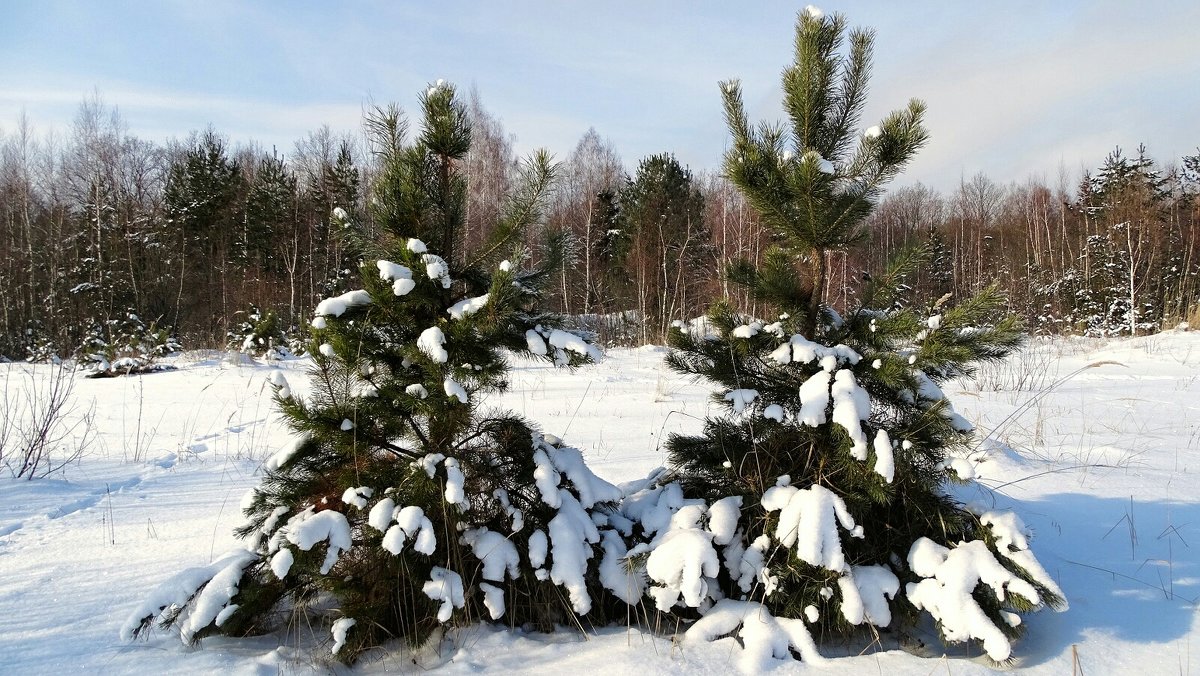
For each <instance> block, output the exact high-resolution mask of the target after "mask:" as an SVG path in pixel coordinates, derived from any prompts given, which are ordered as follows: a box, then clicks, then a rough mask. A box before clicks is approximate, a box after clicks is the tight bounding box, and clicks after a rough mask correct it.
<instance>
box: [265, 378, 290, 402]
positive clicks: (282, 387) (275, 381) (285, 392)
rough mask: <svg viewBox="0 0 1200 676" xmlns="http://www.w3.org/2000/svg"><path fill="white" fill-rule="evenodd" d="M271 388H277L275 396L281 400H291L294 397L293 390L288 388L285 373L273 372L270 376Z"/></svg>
mask: <svg viewBox="0 0 1200 676" xmlns="http://www.w3.org/2000/svg"><path fill="white" fill-rule="evenodd" d="M269 380H270V382H271V386H272V387H274V388H275V394H277V395H279V398H280V399H290V398H291V396H292V388H291V387H289V386H288V381H287V378H285V377H284V375H283V371H271V375H270V376H269Z"/></svg>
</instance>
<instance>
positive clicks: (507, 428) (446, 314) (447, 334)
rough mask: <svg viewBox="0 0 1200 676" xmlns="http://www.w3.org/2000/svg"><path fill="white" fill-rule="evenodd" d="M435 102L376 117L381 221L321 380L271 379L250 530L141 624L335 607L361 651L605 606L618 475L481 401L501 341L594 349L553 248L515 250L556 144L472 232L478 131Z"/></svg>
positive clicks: (560, 360)
mask: <svg viewBox="0 0 1200 676" xmlns="http://www.w3.org/2000/svg"><path fill="white" fill-rule="evenodd" d="M421 106H422V109H423V119H422V122H421V125H420V128H419V129H418V130H417V132H416V134H415V139H414V140H412V141H409V140H408V138H407V134H406V124H405V120H404V119H403V118H402V117H401V116H400V114H399V113H398V111H396V110H395V109H388V110H383V111H377V113H376V114H375V115H374V116H372V117H370V118H369V120H368V126H369V129H370V130H371V132H372V135H373V139H374V141H375V149H376V152H377V153H378V154H379V161H380V164H381V172H380V174H379V175H378V177H377V180H376V182H375V186H374V188H375V189H374V195H373V199H372V200H371V202H370V204H371V209H372V210H373V212H374V214H373V215H374V219H375V222H376V223H377V224H378V227H379V230H380V232H379V234H378V239H375V240H366V239H365V238H364V240H363V242H362V246H363V247H364V251H365V252H366V254H367V259H366V260H365V261H364V263H363V267H362V280H361V283H362V285H363V288H361V289H358V290H354V291H350V292H347V293H345V294H342V295H340V296H336V297H333V298H328V299H326V300H324V301H323V302H322V303H320V304H319V305H318V307H317V309H316V315H317V316H316V318H315V319H314V320H313V322H312V326H313V333H312V346H311V352H312V354H313V355H314V359H315V366H314V369H313V385H314V387H313V394H312V395H311V397H309V398H308V399H307V400H305V399H301V398H300V397H297V396H295V395H293V393H292V392H291V391H290V389H289V387H288V385H287V383H286V382H285V381H284V380H283V379H282V378H277V379H276V380H275V381H274V382H275V384H276V387H277V392H276V401H277V402H278V405H279V407H280V409H281V410H282V412H283V414H284V415H285V417H286V418H287V420H288V422H289V423H290V425H291V427H292V428H293V429H294V430H295V432H296V435H297V436H296V443H295V445H294V446H293V447H291V448H289V449H286V450H284V451H282V452H280V454H278V455H276V456H275V457H274V458H272V459H271V460H270V461H269V462H268V463H267V468H268V471H267V473H266V475H265V476H264V478H263V480H262V483H261V484H260V485H259V486H258V488H256V489H255V490H254V491H253V493H252V494H251V495H250V496H248V497H249V499H248V501H247V502H246V503H245V514H246V516H247V523H246V525H244V526H243V527H241V528H240V529H239V531H238V533H239V535H240V536H241V537H243V538H244V539H245V540H246V542H247V544H248V545H249V547H248V548H247V549H244V550H238V551H235V552H234V553H232V554H230V555H229V556H228V557H226V558H224V559H222V560H221V561H218V562H217V563H216V564H213V565H212V566H210V567H208V568H207V569H205V570H204V571H203V574H199V575H197V574H195V573H194V571H189V572H187V573H184V574H183V575H182V576H180V577H179V578H176V579H175V580H172V581H171V582H168V583H167V584H165V585H164V586H163V587H162V588H161V589H160V590H159V591H158V592H156V593H154V594H152V595H151V597H150V598H149V599H148V600H147V602H146V603H145V604H144V605H143V607H141V608H139V609H138V610H137V612H135V613H134V615H133V616H132V617H131V619H130V622H129V623H128V624H127V626H126V634H127V635H136V634H138V633H140V632H142V631H144V630H145V629H147V628H148V627H150V626H151V625H152V624H153V623H154V622H155V621H158V622H161V623H163V624H165V625H177V626H178V628H179V631H180V636H181V637H182V639H183V640H184V641H185V642H191V641H194V640H197V639H199V638H202V637H203V636H205V635H208V634H212V633H224V634H232V635H242V634H247V633H253V632H261V631H264V630H269V629H271V628H274V627H275V626H278V625H279V624H280V623H281V620H282V619H283V616H285V615H286V614H287V613H288V612H293V613H296V612H299V613H304V614H306V615H310V616H315V615H320V614H321V613H322V612H324V613H325V615H326V616H327V617H326V619H327V620H332V626H331V628H330V632H331V634H332V647H331V650H332V652H333V653H334V654H335V655H337V656H338V658H339V659H346V660H352V659H353V658H354V657H355V656H356V655H358V654H359V653H360V652H361V651H362V650H364V649H366V648H369V647H371V646H375V645H379V644H380V643H381V642H383V641H385V640H388V639H392V638H401V637H402V638H407V639H409V640H411V641H413V642H417V643H419V642H421V641H423V640H424V639H425V638H426V637H427V636H429V635H430V634H431V633H432V632H433V631H434V630H435V629H436V628H438V627H439V626H441V625H443V624H448V623H457V622H463V621H477V620H482V619H489V618H490V619H492V620H498V619H500V618H503V620H504V621H505V622H511V623H513V624H517V625H520V624H524V623H529V622H531V623H534V624H536V625H538V626H547V625H550V626H552V625H553V623H555V622H563V621H566V620H567V618H568V617H569V616H570V614H571V613H576V614H586V613H588V612H589V611H591V610H592V609H593V605H592V595H593V594H592V592H591V591H589V590H596V589H598V587H597V582H596V575H595V573H594V570H591V569H589V567H588V565H587V562H588V559H590V558H591V557H592V546H593V545H595V544H596V543H597V542H598V540H599V537H600V536H599V533H598V532H597V531H596V527H595V524H594V522H593V517H592V515H591V510H592V509H593V508H595V507H597V506H599V505H602V504H604V503H605V502H606V501H611V500H615V499H616V498H617V497H619V491H617V489H616V488H615V487H613V486H611V485H610V484H607V483H605V482H603V481H601V480H599V479H597V478H596V477H595V476H594V475H592V474H591V472H590V471H588V470H587V468H586V467H585V466H584V465H583V462H582V456H581V454H580V452H579V451H578V450H576V449H572V448H568V447H563V446H561V442H559V441H558V440H557V439H553V438H551V437H543V436H542V435H541V434H539V433H537V431H536V430H535V428H534V427H533V426H532V424H531V423H529V422H527V421H525V420H523V419H522V418H520V417H518V416H516V415H514V414H511V413H508V412H505V411H497V410H494V409H485V408H484V407H483V403H484V401H485V400H486V398H487V396H488V395H489V394H490V393H494V392H497V391H499V390H502V389H503V388H504V387H505V386H506V372H507V365H506V361H505V354H506V353H515V354H524V355H531V356H536V357H542V358H545V359H547V360H549V361H551V362H553V363H555V364H559V365H564V366H573V365H577V364H582V363H585V362H587V361H589V360H591V359H592V358H594V357H595V356H596V355H597V354H598V353H597V351H596V349H595V348H594V347H592V346H591V345H589V344H588V343H586V342H585V341H584V340H583V339H582V338H580V337H579V336H577V335H575V334H572V333H569V332H566V331H563V330H561V329H558V328H555V326H556V318H555V317H554V316H553V315H551V314H548V313H546V312H544V311H542V310H541V306H540V293H539V287H540V285H541V284H542V283H543V282H544V281H545V280H546V279H547V277H548V276H549V275H550V273H551V267H549V266H548V265H543V266H541V267H539V268H536V269H521V267H519V266H520V263H521V261H522V260H524V259H525V258H524V255H523V253H522V250H521V244H520V242H521V235H522V233H523V232H524V231H525V230H526V229H528V228H530V227H531V226H534V225H536V224H538V223H539V222H540V219H541V216H540V214H541V210H542V205H543V203H544V200H545V196H546V192H547V190H548V188H549V185H550V180H551V173H552V167H551V164H550V161H549V158H548V156H547V155H546V154H545V153H544V152H542V153H538V154H536V155H535V156H534V157H533V158H532V159H530V160H529V161H528V162H527V163H526V164H525V165H524V166H523V169H522V171H521V176H520V180H519V181H518V185H517V186H516V188H515V190H514V191H513V192H512V193H511V194H510V195H509V199H508V200H507V202H506V204H505V207H504V208H503V209H502V210H501V212H500V218H499V219H498V221H497V222H496V223H494V224H493V227H491V228H489V231H490V232H491V235H490V237H489V238H488V239H487V240H485V241H484V242H483V243H482V244H480V245H479V246H477V247H473V248H469V249H468V248H461V247H460V246H459V244H460V242H461V241H462V239H461V228H462V227H463V218H464V208H463V206H464V200H465V198H466V195H467V191H466V188H467V184H466V177H465V176H464V175H463V173H462V168H463V164H462V158H463V157H464V156H465V154H466V152H467V150H468V147H469V144H470V142H471V130H470V127H469V126H467V118H466V116H465V114H464V110H463V107H462V105H461V104H460V103H459V101H458V99H457V98H456V97H455V90H454V88H453V87H451V86H450V85H446V84H442V83H441V82H439V83H438V84H437V85H434V86H432V87H430V88H429V90H428V92H427V93H426V94H425V95H423V96H422V97H421ZM554 258H555V256H554V255H552V254H548V255H545V256H543V257H542V260H545V261H548V262H552V261H553V260H554ZM330 608H332V610H324V611H323V610H322V609H330Z"/></svg>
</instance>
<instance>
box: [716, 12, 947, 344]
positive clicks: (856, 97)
mask: <svg viewBox="0 0 1200 676" xmlns="http://www.w3.org/2000/svg"><path fill="white" fill-rule="evenodd" d="M847 37H848V38H849V48H848V50H847V51H845V52H844V53H843V51H842V49H843V46H844V44H845V42H846V39H847ZM873 42H874V33H873V32H871V31H869V30H863V29H853V30H851V31H849V33H848V35H847V32H846V24H845V19H844V18H843V17H842V16H840V15H835V16H833V17H826V18H814V17H813V16H810V15H809V14H808V13H802V14H801V15H800V18H799V19H798V22H797V26H796V45H795V61H794V63H793V64H792V65H791V66H790V67H788V68H787V69H786V70H785V71H784V73H783V93H784V107H785V109H786V111H787V114H788V119H789V122H790V128H787V129H785V128H784V127H783V126H780V125H772V124H766V123H764V124H760V125H758V126H757V127H754V126H752V125H751V124H750V121H749V119H748V118H747V116H746V111H745V104H744V102H743V99H742V90H741V86H740V84H739V83H738V82H737V81H736V80H730V81H727V82H724V83H722V85H721V91H722V95H723V96H724V104H725V119H726V122H727V124H728V126H729V130H730V133H731V134H732V135H733V144H732V145H731V146H730V148H729V150H728V152H727V153H726V155H725V174H726V176H728V177H729V179H730V180H731V181H732V182H733V183H734V184H735V185H736V186H737V187H738V188H739V189H740V190H741V191H742V193H743V194H744V195H745V196H746V199H747V200H748V201H749V203H750V204H751V205H752V206H753V207H754V208H755V210H757V211H758V212H759V214H760V215H761V217H762V219H763V222H764V224H766V225H767V226H768V227H769V228H770V229H771V230H772V231H773V232H774V234H775V235H776V237H777V238H778V241H779V247H780V249H781V251H782V252H783V253H785V254H786V255H788V256H791V257H792V258H793V259H794V260H793V262H791V263H790V264H787V265H773V266H770V267H769V268H767V269H766V270H764V271H763V274H762V275H760V276H759V277H758V278H757V281H756V284H755V286H756V287H757V288H756V289H755V291H756V296H757V297H759V298H762V299H764V300H771V301H773V302H774V303H775V304H776V305H777V306H778V307H780V308H782V307H784V306H795V305H796V304H797V303H798V302H803V315H802V316H803V318H804V328H805V329H806V331H805V332H806V333H812V331H813V329H814V328H815V327H816V324H817V320H818V315H819V313H820V302H821V295H820V294H821V293H822V292H823V290H824V286H825V282H826V279H825V277H826V272H825V258H824V257H825V253H826V252H827V251H832V250H840V249H844V248H846V247H848V246H851V245H853V244H855V243H858V242H860V241H862V239H863V238H864V237H865V236H866V232H865V230H864V228H863V222H864V220H865V219H866V217H867V215H868V214H869V213H870V212H871V210H872V209H873V208H874V205H875V202H876V199H877V198H878V197H879V195H880V194H881V192H882V190H883V186H884V185H885V184H886V183H888V182H889V181H891V180H892V179H893V178H895V176H896V175H897V174H898V173H899V172H900V171H901V170H902V169H903V168H904V166H905V165H906V164H907V163H908V162H909V160H910V159H911V158H912V157H913V155H914V154H915V153H916V151H917V150H918V149H919V148H920V147H921V146H922V145H924V144H925V142H926V140H927V139H928V134H927V132H926V131H925V128H924V126H922V118H923V116H924V113H925V105H924V104H923V103H921V102H920V101H917V100H915V99H914V100H912V101H910V102H909V104H908V106H907V107H906V108H905V109H903V110H898V111H895V112H893V113H891V114H890V115H888V116H887V117H885V118H884V119H883V121H882V122H880V124H879V125H878V126H877V127H872V128H870V129H869V130H868V131H867V132H865V133H859V132H858V124H859V120H860V118H861V115H862V110H863V107H864V105H865V103H866V94H867V81H868V79H869V77H870V72H871V49H872V44H873ZM782 259H783V256H779V257H777V258H776V259H775V260H776V261H777V262H781V261H782ZM800 260H805V261H807V267H808V270H807V271H806V272H807V279H805V281H804V282H803V291H802V297H801V298H798V297H797V295H796V291H797V289H796V288H795V287H796V285H795V283H794V282H793V283H788V282H787V281H786V280H785V279H783V278H785V277H791V278H795V277H797V276H798V275H797V268H796V264H797V263H798V262H799V261H800Z"/></svg>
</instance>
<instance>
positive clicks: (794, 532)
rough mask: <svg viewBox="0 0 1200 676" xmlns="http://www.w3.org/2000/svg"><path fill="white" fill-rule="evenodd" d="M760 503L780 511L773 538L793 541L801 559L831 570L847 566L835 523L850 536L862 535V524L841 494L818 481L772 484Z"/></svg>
mask: <svg viewBox="0 0 1200 676" xmlns="http://www.w3.org/2000/svg"><path fill="white" fill-rule="evenodd" d="M762 506H763V509H765V510H767V511H768V512H774V511H779V522H778V523H777V524H776V526H775V538H776V539H777V540H779V542H780V544H782V545H783V546H784V547H792V546H793V545H794V546H795V547H796V556H798V557H799V558H800V560H802V561H804V562H805V563H808V564H810V565H813V566H821V567H822V568H828V569H829V570H832V571H838V572H842V571H845V570H847V568H846V556H845V554H844V553H843V552H842V540H841V537H840V536H839V535H838V524H839V523H840V524H841V526H842V528H844V529H846V530H847V531H849V532H850V535H851V536H852V537H862V527H860V526H856V525H855V523H854V517H852V516H850V512H849V510H847V509H846V503H845V502H844V501H843V500H842V498H841V497H839V496H838V495H836V494H835V493H833V492H832V491H830V490H829V489H828V488H825V487H824V486H819V485H813V486H809V487H808V488H805V489H799V488H796V487H795V486H773V487H772V488H769V489H767V492H766V493H763V496H762Z"/></svg>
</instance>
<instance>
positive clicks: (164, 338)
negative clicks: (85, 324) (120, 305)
mask: <svg viewBox="0 0 1200 676" xmlns="http://www.w3.org/2000/svg"><path fill="white" fill-rule="evenodd" d="M181 349H182V347H181V346H180V345H179V342H178V341H177V340H176V339H175V336H174V335H173V334H172V333H171V330H170V328H160V327H158V325H157V323H156V322H150V324H149V325H147V324H146V323H145V322H143V321H142V319H141V317H139V316H138V315H137V314H136V313H134V312H133V311H127V312H124V313H122V315H121V317H120V318H118V319H108V320H104V321H98V322H95V323H93V324H92V326H91V328H89V329H88V332H87V334H86V336H85V337H84V340H83V344H82V345H80V346H79V348H78V349H77V350H76V352H75V355H76V356H75V361H76V364H77V365H78V367H79V368H80V369H83V370H84V371H86V372H87V375H88V377H89V378H105V377H111V376H121V375H129V374H136V373H150V372H153V371H161V370H165V369H168V368H170V367H167V366H164V365H163V364H159V363H157V362H158V359H159V358H160V357H165V356H167V355H169V354H174V353H176V352H179V351H180V350H181Z"/></svg>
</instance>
